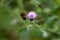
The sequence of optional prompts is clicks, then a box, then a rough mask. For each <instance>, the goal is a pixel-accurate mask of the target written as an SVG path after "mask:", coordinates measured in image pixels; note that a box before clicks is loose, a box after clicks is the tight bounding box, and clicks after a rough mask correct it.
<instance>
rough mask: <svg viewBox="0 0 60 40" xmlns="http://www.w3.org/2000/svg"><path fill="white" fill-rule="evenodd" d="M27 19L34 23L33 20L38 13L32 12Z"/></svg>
mask: <svg viewBox="0 0 60 40" xmlns="http://www.w3.org/2000/svg"><path fill="white" fill-rule="evenodd" d="M27 17H28V18H29V19H30V20H31V21H32V20H33V19H35V18H36V13H35V12H33V11H31V12H29V13H28V14H27Z"/></svg>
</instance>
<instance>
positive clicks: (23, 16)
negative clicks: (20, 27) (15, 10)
mask: <svg viewBox="0 0 60 40" xmlns="http://www.w3.org/2000/svg"><path fill="white" fill-rule="evenodd" d="M20 15H21V17H22V18H23V20H26V14H25V13H24V12H23V13H21V14H20Z"/></svg>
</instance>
